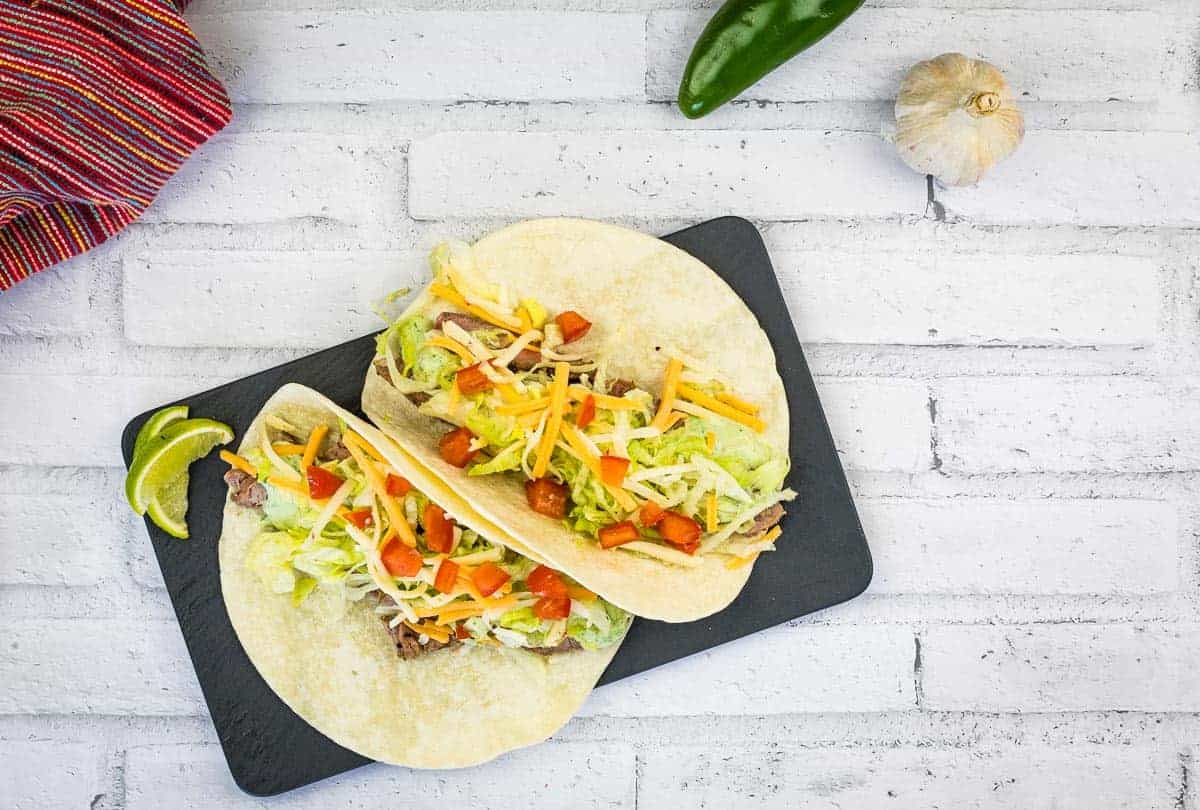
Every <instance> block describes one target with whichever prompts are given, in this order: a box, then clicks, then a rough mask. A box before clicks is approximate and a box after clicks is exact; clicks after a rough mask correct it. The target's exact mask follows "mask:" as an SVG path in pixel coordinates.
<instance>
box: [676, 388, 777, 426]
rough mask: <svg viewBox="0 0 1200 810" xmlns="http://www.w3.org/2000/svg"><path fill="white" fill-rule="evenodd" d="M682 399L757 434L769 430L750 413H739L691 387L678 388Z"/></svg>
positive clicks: (735, 409)
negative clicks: (738, 423)
mask: <svg viewBox="0 0 1200 810" xmlns="http://www.w3.org/2000/svg"><path fill="white" fill-rule="evenodd" d="M677 390H678V394H679V397H680V399H686V400H687V401H688V402H694V403H696V404H697V405H700V406H701V407H704V408H708V409H709V410H710V411H712V412H713V413H717V414H720V415H721V416H724V417H725V418H727V419H732V420H733V421H735V422H740V423H741V424H743V425H745V426H746V427H748V428H750V429H751V430H753V431H754V432H755V433H762V432H763V431H764V430H766V429H767V424H766V422H764V421H763V420H761V419H759V418H758V417H757V416H751V415H750V414H748V413H744V412H742V411H739V410H738V409H737V408H734V407H733V406H731V405H726V404H725V403H724V402H722V401H721V400H719V399H717V398H716V397H710V396H709V395H708V394H706V393H704V392H703V391H697V390H696V389H695V388H692V387H691V386H689V385H682V384H681V385H680V386H679V387H678V389H677Z"/></svg>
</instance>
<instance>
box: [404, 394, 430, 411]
mask: <svg viewBox="0 0 1200 810" xmlns="http://www.w3.org/2000/svg"><path fill="white" fill-rule="evenodd" d="M404 396H406V397H408V401H409V402H411V403H412V404H413V405H416V406H417V407H418V408H420V407H421V406H422V405H424V404H425V403H426V402H428V401H429V400H431V399H433V395H432V394H426V393H425V392H424V391H413V392H412V393H411V394H405V395H404Z"/></svg>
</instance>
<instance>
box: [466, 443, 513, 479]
mask: <svg viewBox="0 0 1200 810" xmlns="http://www.w3.org/2000/svg"><path fill="white" fill-rule="evenodd" d="M524 449H525V442H523V441H515V442H513V443H512V444H510V445H509V446H508V447H506V448H504V449H503V450H501V451H500V452H499V453H497V454H496V455H495V456H493V457H492V458H490V459H488V460H487V461H480V462H478V463H476V464H474V465H472V466H471V469H470V470H468V471H467V475H491V474H492V473H498V472H507V471H508V470H519V469H520V468H521V452H522V451H523V450H524Z"/></svg>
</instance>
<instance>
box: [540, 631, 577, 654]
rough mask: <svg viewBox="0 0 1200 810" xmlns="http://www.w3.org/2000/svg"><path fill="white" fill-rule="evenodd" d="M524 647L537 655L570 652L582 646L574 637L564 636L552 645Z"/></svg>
mask: <svg viewBox="0 0 1200 810" xmlns="http://www.w3.org/2000/svg"><path fill="white" fill-rule="evenodd" d="M526 649H527V650H529V651H530V652H531V653H537V654H538V655H557V654H558V653H565V652H571V651H572V650H582V649H583V647H581V646H580V644H579V642H578V641H576V640H575V639H573V638H571V637H569V636H564V637H563V640H562V641H560V642H558V643H557V644H555V645H554V646H553V647H526Z"/></svg>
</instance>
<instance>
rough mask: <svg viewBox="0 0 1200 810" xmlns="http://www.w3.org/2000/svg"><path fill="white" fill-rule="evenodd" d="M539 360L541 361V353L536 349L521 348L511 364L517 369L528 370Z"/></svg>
mask: <svg viewBox="0 0 1200 810" xmlns="http://www.w3.org/2000/svg"><path fill="white" fill-rule="evenodd" d="M540 362H542V353H541V352H539V351H538V350H537V349H521V351H519V352H517V356H516V357H514V358H513V361H512V364H511V365H512V367H513V368H515V369H516V370H517V371H529V370H530V369H531V368H533V367H534V366H536V365H537V364H538V363H540Z"/></svg>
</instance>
